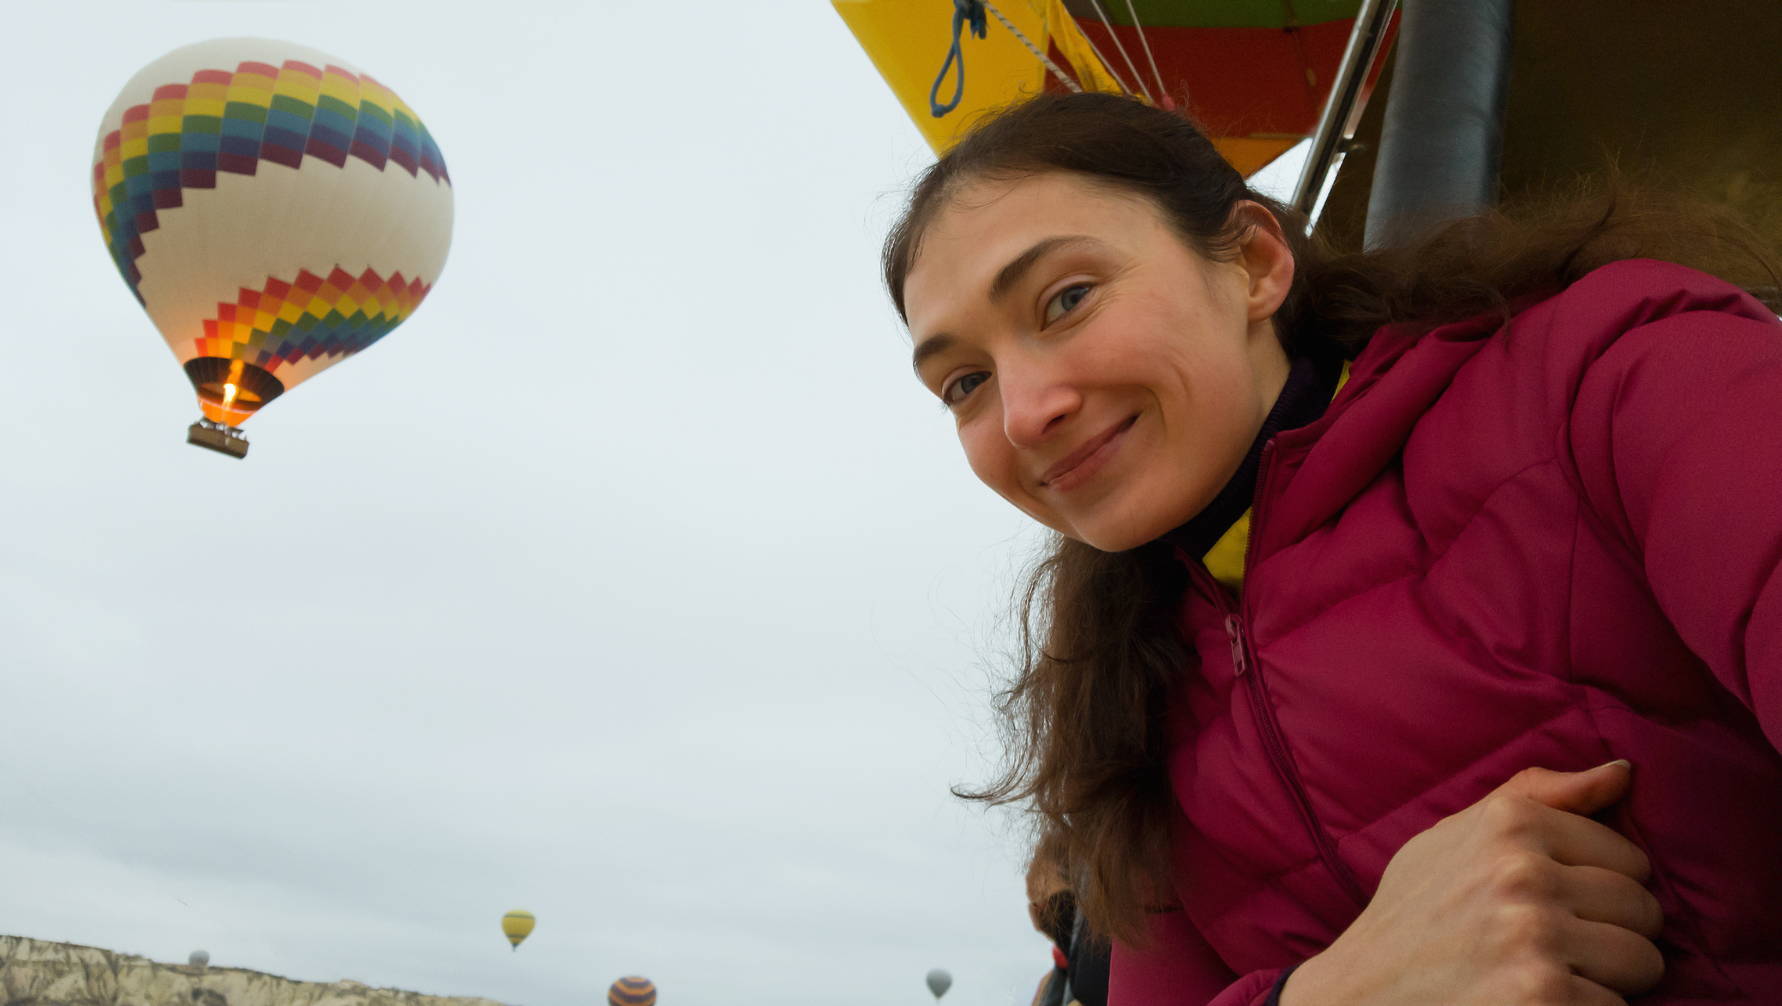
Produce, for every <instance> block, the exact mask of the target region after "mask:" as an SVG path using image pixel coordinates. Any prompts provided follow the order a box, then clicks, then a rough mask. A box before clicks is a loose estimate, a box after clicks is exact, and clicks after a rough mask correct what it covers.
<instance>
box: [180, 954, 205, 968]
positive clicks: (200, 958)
mask: <svg viewBox="0 0 1782 1006" xmlns="http://www.w3.org/2000/svg"><path fill="white" fill-rule="evenodd" d="M186 963H187V964H190V965H191V966H193V967H195V968H206V967H209V966H210V954H208V953H205V952H204V951H202V950H194V951H192V954H191V956H190V957H187V958H186Z"/></svg>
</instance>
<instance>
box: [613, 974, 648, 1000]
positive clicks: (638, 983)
mask: <svg viewBox="0 0 1782 1006" xmlns="http://www.w3.org/2000/svg"><path fill="white" fill-rule="evenodd" d="M606 1002H607V1006H656V983H655V982H652V981H650V980H649V979H648V978H642V977H639V976H637V975H626V976H625V977H623V978H621V979H619V980H618V981H616V982H613V984H612V987H611V988H609V989H607V990H606Z"/></svg>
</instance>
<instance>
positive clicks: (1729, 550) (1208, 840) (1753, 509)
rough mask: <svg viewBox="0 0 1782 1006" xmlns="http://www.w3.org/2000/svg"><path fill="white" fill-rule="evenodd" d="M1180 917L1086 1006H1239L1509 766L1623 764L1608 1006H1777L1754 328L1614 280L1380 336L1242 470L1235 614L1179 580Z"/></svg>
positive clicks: (1764, 466)
mask: <svg viewBox="0 0 1782 1006" xmlns="http://www.w3.org/2000/svg"><path fill="white" fill-rule="evenodd" d="M1192 574H1193V577H1192V579H1193V582H1194V586H1193V588H1192V589H1191V590H1190V591H1189V596H1188V597H1187V598H1186V599H1185V600H1184V602H1183V608H1182V616H1181V618H1182V622H1181V624H1182V627H1183V631H1184V632H1185V633H1187V634H1188V635H1189V636H1190V637H1191V638H1192V641H1193V643H1194V646H1195V648H1196V650H1197V651H1198V653H1199V658H1200V659H1199V665H1198V666H1197V667H1194V668H1192V669H1191V670H1190V671H1188V672H1187V673H1186V675H1185V678H1184V680H1183V682H1182V683H1181V685H1180V687H1179V688H1178V690H1177V694H1176V696H1175V698H1174V702H1173V707H1172V724H1171V742H1170V743H1171V754H1170V756H1169V772H1170V780H1171V784H1172V786H1173V789H1174V792H1175V795H1176V799H1177V801H1178V803H1179V805H1180V808H1181V810H1182V812H1183V818H1184V821H1185V823H1184V824H1183V825H1182V826H1181V827H1180V828H1179V829H1178V832H1177V835H1176V837H1175V877H1174V886H1175V893H1176V895H1177V896H1178V898H1179V900H1180V904H1181V906H1182V909H1181V910H1180V911H1175V912H1168V913H1161V914H1158V915H1156V916H1153V919H1154V923H1155V925H1154V931H1155V939H1154V941H1153V944H1152V946H1151V947H1150V948H1149V949H1148V950H1146V951H1144V952H1138V951H1135V950H1132V949H1130V948H1128V947H1124V946H1116V947H1115V948H1114V961H1113V978H1112V986H1111V990H1110V997H1109V1001H1110V1004H1111V1006H1203V1004H1215V1006H1252V1004H1260V1003H1264V1002H1266V1001H1267V1000H1268V999H1269V997H1270V992H1271V989H1272V988H1273V986H1274V985H1275V983H1276V980H1277V979H1278V978H1279V977H1280V976H1281V974H1282V970H1283V969H1284V968H1287V967H1290V966H1292V965H1294V964H1296V963H1298V962H1299V961H1302V960H1304V959H1306V958H1308V957H1310V956H1312V955H1314V954H1316V953H1318V952H1319V951H1321V950H1323V949H1324V948H1325V947H1327V946H1329V944H1330V943H1331V942H1332V941H1333V940H1334V939H1335V938H1336V937H1337V936H1338V935H1339V934H1340V933H1342V931H1343V930H1344V929H1346V928H1347V927H1348V926H1349V924H1350V923H1351V922H1353V921H1354V920H1355V918H1356V916H1357V915H1358V914H1359V913H1360V912H1361V909H1362V908H1363V906H1364V905H1365V904H1366V903H1367V901H1368V898H1369V897H1370V896H1371V895H1372V893H1373V891H1374V889H1375V887H1376V886H1377V885H1378V883H1379V880H1380V875H1381V873H1382V872H1383V871H1384V870H1385V868H1386V864H1387V862H1388V861H1389V860H1390V859H1391V858H1392V856H1393V854H1394V853H1395V852H1397V851H1398V849H1399V848H1400V847H1401V846H1402V845H1403V844H1404V843H1405V842H1406V841H1407V840H1408V839H1410V838H1411V837H1412V836H1413V835H1416V834H1417V833H1419V832H1421V831H1423V830H1425V829H1427V828H1429V827H1430V826H1432V825H1434V824H1435V823H1436V822H1437V821H1438V820H1439V819H1441V818H1443V817H1445V816H1447V815H1450V814H1453V813H1455V812H1457V811H1460V810H1462V809H1464V808H1466V807H1468V806H1470V805H1471V804H1473V803H1475V802H1477V801H1478V800H1480V799H1481V798H1482V797H1484V796H1485V795H1486V794H1487V793H1489V792H1490V791H1491V790H1493V789H1495V788H1497V787H1498V786H1499V785H1501V784H1502V783H1503V782H1505V781H1506V780H1508V779H1509V778H1510V777H1511V776H1512V775H1514V774H1515V773H1516V772H1518V771H1519V770H1521V769H1523V768H1526V767H1528V766H1542V767H1545V768H1551V769H1557V770H1562V771H1578V770H1583V769H1587V768H1590V767H1593V766H1596V765H1600V764H1602V763H1603V762H1606V761H1609V760H1611V759H1613V758H1627V759H1629V760H1631V761H1632V762H1633V763H1634V774H1633V783H1632V789H1631V792H1630V794H1629V795H1628V797H1627V798H1626V799H1624V800H1622V801H1621V802H1620V803H1618V804H1617V805H1616V806H1615V807H1614V808H1613V809H1612V810H1610V811H1608V812H1606V813H1605V815H1604V816H1602V817H1600V819H1601V820H1603V821H1604V822H1605V823H1607V824H1609V825H1610V826H1611V827H1614V828H1615V829H1616V830H1618V831H1620V832H1621V833H1622V834H1624V835H1626V836H1627V837H1628V838H1629V839H1631V840H1632V841H1633V842H1635V843H1636V844H1638V845H1639V846H1640V847H1641V848H1642V849H1644V850H1645V852H1646V853H1647V854H1648V856H1649V857H1650V858H1651V861H1652V870H1653V878H1652V883H1651V884H1650V885H1649V886H1650V888H1651V890H1652V891H1653V893H1654V894H1655V895H1656V896H1657V898H1658V900H1659V902H1660V904H1661V905H1662V906H1663V908H1664V914H1665V926H1664V932H1663V934H1662V936H1661V937H1660V939H1659V940H1658V946H1659V948H1660V949H1661V950H1662V951H1663V952H1664V956H1665V962H1666V969H1667V970H1666V974H1665V977H1664V980H1663V983H1662V984H1661V985H1660V986H1659V987H1658V988H1657V989H1655V990H1654V991H1652V992H1651V993H1648V994H1646V995H1644V996H1640V997H1638V998H1637V999H1635V1000H1634V1001H1635V1002H1638V1003H1643V1004H1644V1003H1652V1004H1657V1003H1662V1004H1666V1006H1681V1004H1685V1003H1690V1004H1696V1003H1700V1004H1704V1006H1705V1004H1708V1003H1715V1004H1728V1003H1752V1004H1765V1006H1777V1004H1782V756H1779V755H1778V749H1779V748H1782V325H1779V324H1778V322H1777V319H1776V317H1775V315H1774V314H1772V313H1771V312H1769V311H1767V310H1765V309H1764V307H1763V306H1762V305H1761V304H1759V303H1758V302H1756V301H1755V300H1753V299H1751V298H1750V297H1748V296H1746V295H1745V294H1744V293H1742V292H1741V291H1739V290H1737V289H1736V288H1734V287H1731V286H1729V285H1727V284H1726V283H1723V282H1721V281H1719V280H1717V279H1714V278H1712V277H1709V276H1706V275H1703V274H1701V273H1698V272H1695V271H1692V270H1689V269H1685V268H1682V267H1680V266H1676V265H1671V264H1668V263H1662V262H1655V261H1650V260H1633V261H1627V262H1620V263H1616V264H1614V265H1611V266H1607V267H1605V268H1602V269H1599V270H1597V271H1595V272H1593V273H1591V274H1590V275H1588V276H1586V277H1584V278H1583V279H1581V280H1579V281H1578V282H1577V283H1575V284H1573V285H1572V286H1571V287H1570V288H1568V289H1567V290H1565V291H1564V292H1563V293H1561V294H1560V295H1558V296H1556V297H1553V298H1552V299H1550V300H1546V301H1543V302H1541V303H1538V304H1535V305H1534V306H1532V307H1529V308H1527V309H1525V310H1522V311H1520V312H1519V313H1518V314H1516V316H1515V317H1514V319H1513V320H1512V321H1511V323H1510V324H1508V325H1507V326H1505V325H1502V324H1501V321H1500V320H1490V321H1478V320H1475V321H1472V322H1465V323H1461V324H1456V325H1449V326H1446V327H1442V328H1438V329H1436V330H1434V331H1431V332H1428V333H1427V334H1423V335H1421V336H1418V335H1416V334H1414V333H1411V332H1408V331H1400V330H1397V329H1394V328H1387V329H1383V330H1381V332H1380V333H1378V334H1377V335H1376V336H1375V337H1374V338H1373V340H1372V341H1371V343H1370V344H1369V346H1368V347H1367V349H1366V350H1365V351H1364V352H1363V353H1362V355H1361V357H1360V358H1359V359H1358V360H1356V361H1355V363H1354V366H1353V369H1352V373H1351V378H1350V380H1349V382H1348V383H1347V384H1346V385H1345V386H1344V387H1343V389H1342V390H1341V391H1340V392H1339V393H1338V395H1337V397H1336V399H1335V400H1334V401H1333V402H1332V403H1331V406H1330V408H1329V410H1328V411H1327V413H1326V414H1325V416H1324V417H1323V418H1322V419H1320V420H1319V421H1318V422H1316V423H1314V424H1312V425H1311V426H1308V427H1305V428H1303V429H1299V430H1292V431H1289V432H1286V433H1283V434H1281V435H1279V436H1278V437H1276V438H1275V440H1274V441H1273V442H1272V443H1271V444H1269V446H1268V447H1266V448H1265V449H1264V455H1263V462H1262V470H1261V474H1260V475H1259V477H1258V481H1257V493H1256V503H1255V507H1254V511H1253V518H1252V532H1251V542H1250V551H1249V558H1248V561H1247V564H1246V574H1245V578H1244V586H1243V590H1242V591H1241V598H1233V596H1232V595H1231V593H1230V592H1229V591H1227V590H1225V589H1224V588H1222V587H1220V586H1219V584H1218V583H1217V582H1216V581H1214V580H1213V578H1212V577H1211V576H1210V575H1209V574H1207V572H1206V570H1205V569H1204V568H1202V567H1201V566H1200V565H1199V564H1198V563H1192Z"/></svg>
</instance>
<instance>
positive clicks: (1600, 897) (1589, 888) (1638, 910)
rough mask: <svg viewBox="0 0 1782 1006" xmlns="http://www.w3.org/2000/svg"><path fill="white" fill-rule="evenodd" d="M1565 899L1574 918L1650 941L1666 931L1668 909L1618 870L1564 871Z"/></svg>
mask: <svg viewBox="0 0 1782 1006" xmlns="http://www.w3.org/2000/svg"><path fill="white" fill-rule="evenodd" d="M1559 883H1560V885H1561V887H1562V888H1563V894H1562V898H1563V901H1564V903H1565V904H1567V905H1570V906H1571V909H1572V914H1574V915H1576V916H1577V917H1578V918H1580V919H1582V920H1584V921H1586V922H1602V923H1607V924H1609V925H1612V926H1620V927H1621V928H1623V929H1626V930H1629V931H1630V932H1634V933H1637V934H1639V935H1640V936H1643V937H1645V938H1646V939H1648V940H1650V939H1653V938H1655V937H1657V936H1658V934H1659V932H1660V931H1662V930H1663V929H1664V909H1663V908H1662V907H1661V906H1660V905H1659V903H1658V899H1657V898H1656V897H1653V895H1652V892H1651V891H1648V890H1647V889H1646V888H1645V887H1643V886H1641V885H1640V884H1639V883H1637V882H1636V881H1634V880H1632V879H1631V878H1629V877H1627V876H1626V875H1624V874H1622V873H1618V872H1616V871H1614V870H1606V869H1603V868H1601V867H1596V866H1565V867H1561V868H1560V881H1559Z"/></svg>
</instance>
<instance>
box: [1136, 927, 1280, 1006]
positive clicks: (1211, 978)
mask: <svg viewBox="0 0 1782 1006" xmlns="http://www.w3.org/2000/svg"><path fill="white" fill-rule="evenodd" d="M1288 970H1290V969H1288ZM1286 973H1287V970H1283V969H1281V968H1271V969H1268V970H1265V971H1252V972H1250V973H1249V974H1247V975H1242V976H1239V975H1235V974H1233V973H1232V971H1231V969H1230V968H1228V967H1226V966H1225V962H1224V961H1222V960H1220V959H1219V955H1218V954H1216V953H1214V952H1213V948H1212V947H1210V946H1208V945H1207V942H1206V940H1205V939H1204V938H1202V937H1201V935H1200V933H1199V931H1197V930H1196V929H1195V928H1194V924H1193V923H1192V922H1190V921H1189V920H1188V916H1187V915H1186V914H1184V913H1182V912H1179V911H1177V912H1160V913H1158V914H1155V915H1152V916H1151V940H1150V944H1149V945H1148V946H1147V947H1145V948H1144V949H1143V950H1138V949H1134V948H1132V947H1128V946H1125V945H1123V944H1120V943H1115V944H1114V949H1113V958H1112V966H1111V969H1110V972H1109V976H1108V1006H1276V1003H1277V1002H1278V997H1279V994H1280V992H1279V989H1280V985H1281V984H1282V982H1281V979H1282V978H1283V977H1285V975H1286Z"/></svg>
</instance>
